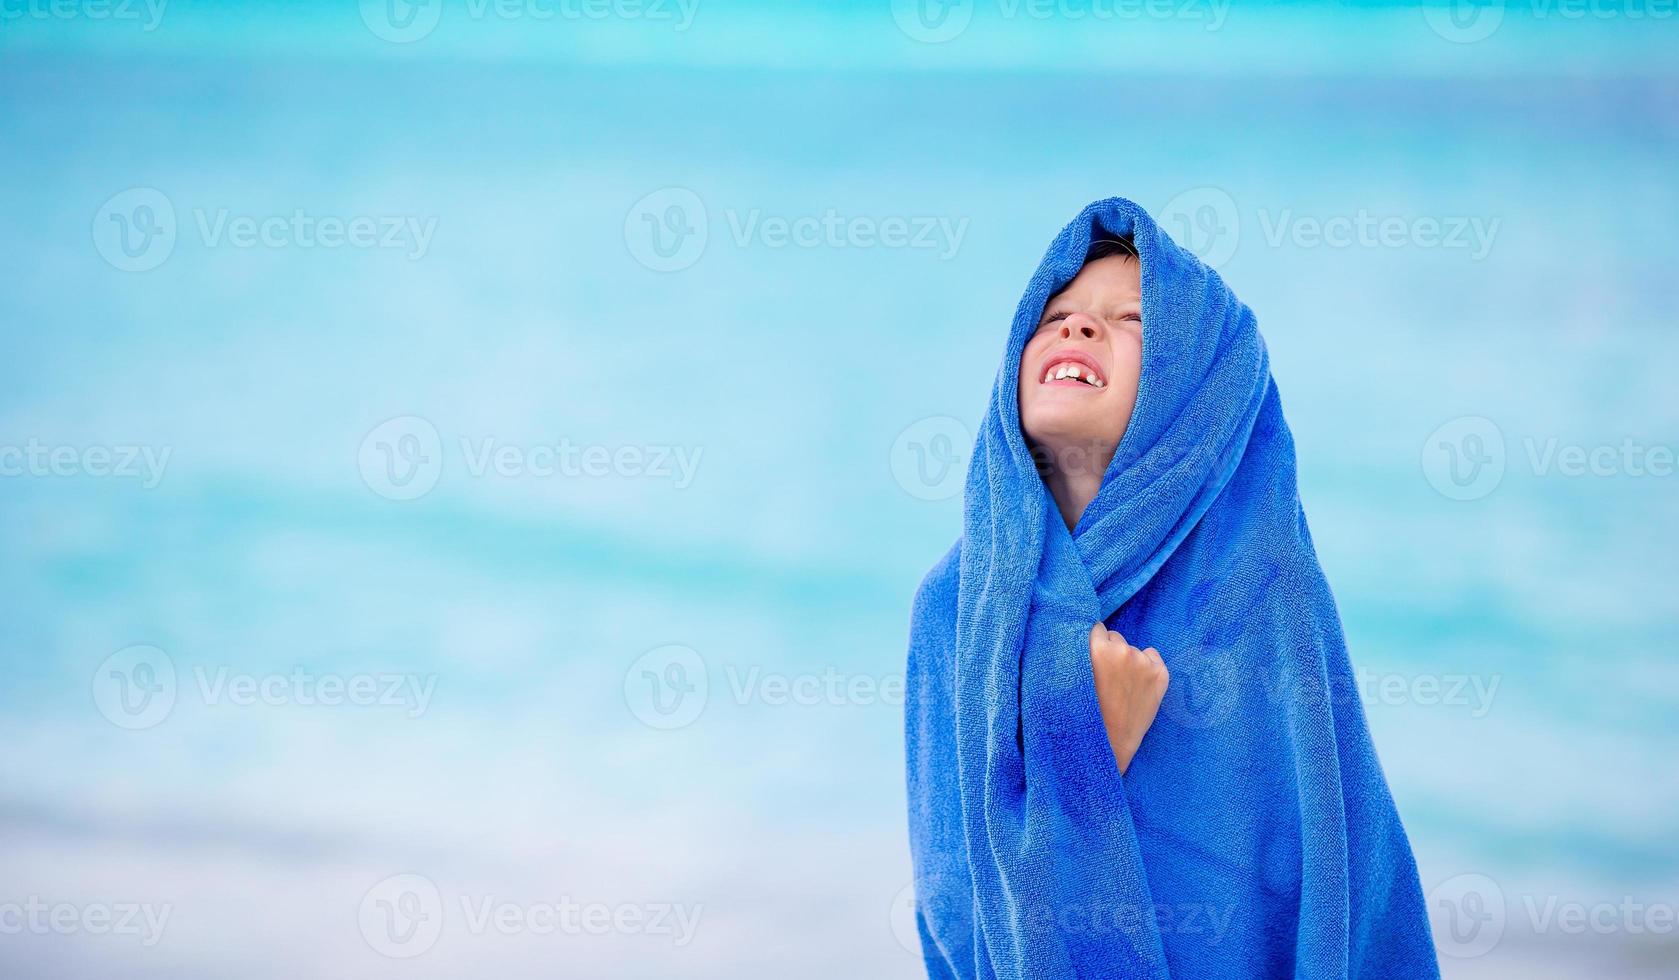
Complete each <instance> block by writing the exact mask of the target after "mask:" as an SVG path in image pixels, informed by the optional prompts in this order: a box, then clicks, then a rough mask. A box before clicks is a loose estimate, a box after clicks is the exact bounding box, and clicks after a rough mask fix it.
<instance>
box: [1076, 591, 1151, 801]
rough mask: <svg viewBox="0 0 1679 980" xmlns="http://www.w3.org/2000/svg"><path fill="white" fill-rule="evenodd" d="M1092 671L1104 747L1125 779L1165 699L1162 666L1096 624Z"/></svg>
mask: <svg viewBox="0 0 1679 980" xmlns="http://www.w3.org/2000/svg"><path fill="white" fill-rule="evenodd" d="M1090 669H1091V671H1092V672H1093V673H1094V674H1095V675H1096V700H1097V701H1098V702H1099V703H1100V704H1101V706H1102V725H1103V727H1105V728H1107V730H1108V745H1109V746H1111V747H1112V748H1113V753H1114V761H1115V762H1117V763H1119V771H1120V773H1122V774H1123V773H1124V772H1125V770H1126V769H1127V768H1129V767H1130V765H1131V757H1132V756H1134V755H1136V754H1137V747H1138V746H1139V745H1142V744H1143V734H1144V733H1146V732H1147V731H1148V729H1149V726H1150V725H1152V724H1154V715H1155V712H1157V711H1159V710H1160V699H1161V698H1163V697H1165V696H1166V681H1167V680H1168V678H1167V674H1166V664H1165V663H1164V662H1163V661H1161V659H1160V651H1158V650H1156V649H1154V648H1153V647H1149V648H1148V649H1146V650H1139V649H1137V648H1136V647H1134V646H1132V645H1131V644H1129V643H1127V642H1125V637H1123V636H1121V635H1119V634H1118V633H1115V632H1113V631H1112V630H1109V629H1108V628H1107V627H1106V626H1103V625H1102V624H1101V623H1097V624H1096V625H1095V626H1094V627H1093V628H1092V629H1091V630H1090Z"/></svg>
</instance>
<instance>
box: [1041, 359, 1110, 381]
mask: <svg viewBox="0 0 1679 980" xmlns="http://www.w3.org/2000/svg"><path fill="white" fill-rule="evenodd" d="M1107 383H1108V382H1107V380H1106V379H1105V378H1103V377H1102V372H1101V370H1100V369H1099V368H1098V367H1097V366H1096V362H1095V359H1093V358H1091V357H1088V356H1086V355H1084V354H1076V353H1071V352H1059V353H1055V354H1051V355H1050V356H1049V357H1048V359H1047V360H1045V362H1044V377H1043V380H1042V381H1041V382H1039V384H1046V385H1058V386H1066V385H1076V386H1083V387H1086V388H1102V387H1106V385H1107Z"/></svg>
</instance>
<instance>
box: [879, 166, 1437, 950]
mask: <svg viewBox="0 0 1679 980" xmlns="http://www.w3.org/2000/svg"><path fill="white" fill-rule="evenodd" d="M974 450H975V451H974V457H973V461H972V463H971V464H970V467H969V471H968V481H967V487H966V497H965V505H964V530H963V535H962V539H961V540H960V541H958V542H957V544H956V546H955V547H954V548H953V549H952V550H951V552H950V553H949V554H948V555H947V556H946V557H945V558H944V559H943V560H942V561H941V562H940V563H939V564H938V565H937V566H935V567H934V569H933V570H932V571H931V572H930V573H929V574H928V576H927V578H926V580H925V581H924V582H923V583H922V586H921V589H920V590H919V592H918V593H917V595H916V601H915V610H914V616H913V625H912V635H911V641H910V651H909V668H908V681H909V687H908V695H907V699H906V704H905V714H906V733H907V758H908V776H909V802H910V844H911V853H912V857H913V859H914V863H915V877H916V900H917V923H918V926H919V929H920V931H921V939H922V947H923V952H924V954H925V958H926V965H927V969H928V972H929V974H930V975H931V976H933V977H962V978H970V977H1010V978H1022V980H1043V978H1060V977H1067V978H1071V977H1103V978H1106V977H1147V978H1172V977H1178V978H1190V977H1194V978H1202V977H1216V978H1232V980H1235V978H1245V977H1264V978H1273V977H1276V978H1281V977H1312V978H1317V977H1322V978H1331V977H1336V978H1341V977H1348V978H1374V977H1403V978H1407V980H1411V978H1430V977H1438V975H1439V972H1438V967H1437V965H1436V963H1435V957H1434V950H1433V945H1432V942H1431V940H1430V937H1429V932H1428V923H1427V919H1426V916H1425V914H1424V907H1423V902H1422V895H1421V889H1420V887H1419V884H1418V881H1417V872H1416V865H1415V862H1414V860H1413V858H1412V855H1411V850H1410V845H1409V842H1408V841H1407V839H1406V837H1405V833H1404V830H1403V828H1402V827H1401V825H1400V823H1399V818H1398V815H1397V813H1396V811H1395V808H1394V805H1393V801H1392V798H1391V796H1390V795H1389V792H1388V789H1387V785H1386V782H1385V780H1384V778H1383V776H1382V773H1381V769H1380V767H1379V765H1378V763H1377V761H1376V757H1375V752H1374V749H1373V747H1372V746H1371V744H1370V740H1369V735H1368V732H1367V729H1366V726H1365V721H1364V716H1363V711H1362V708H1361V706H1360V704H1359V703H1358V701H1357V700H1356V699H1354V698H1350V697H1347V696H1346V695H1345V692H1346V691H1349V690H1351V689H1352V684H1351V682H1350V678H1351V667H1350V665H1349V663H1348V660H1347V654H1346V649H1345V645H1344V642H1343V640H1342V636H1341V629H1340V621H1339V617H1338V615H1337V613H1336V611H1335V605H1334V601H1333V599H1332V598H1331V596H1330V594H1329V588H1328V585H1327V583H1326V582H1325V581H1324V578H1323V573H1322V571H1321V569H1320V568H1319V566H1318V563H1317V558H1316V554H1315V552H1314V550H1313V548H1312V544H1311V538H1310V536H1309V534H1308V532H1307V530H1306V522H1305V517H1304V514H1303V513H1302V511H1301V509H1300V504H1299V499H1298V496H1297V493H1296V486H1295V472H1294V449H1293V442H1292V438H1291V437H1290V435H1289V432H1288V428H1287V426H1286V424H1285V423H1284V422H1283V418H1282V410H1281V406H1280V402H1279V400H1278V396H1277V391H1276V386H1275V384H1274V382H1273V381H1272V379H1271V374H1270V369H1269V364H1268V361H1267V356H1266V352H1265V347H1264V343H1263V342H1262V341H1261V339H1260V337H1259V333H1258V329H1257V326H1256V324H1255V321H1254V317H1253V314H1252V312H1251V311H1249V310H1248V308H1247V307H1246V306H1244V305H1242V304H1241V303H1240V302H1239V301H1238V300H1236V298H1235V297H1234V296H1233V295H1232V294H1231V293H1230V291H1229V289H1228V288H1227V287H1226V286H1225V285H1224V283H1223V281H1222V280H1221V279H1220V278H1219V277H1218V275H1217V274H1216V273H1214V272H1212V271H1211V270H1209V269H1207V268H1206V267H1205V266H1204V265H1202V264H1201V263H1200V262H1199V261H1198V260H1197V259H1196V258H1195V257H1194V256H1193V255H1190V254H1189V253H1188V252H1186V251H1184V250H1183V249H1181V248H1179V247H1178V246H1177V245H1176V244H1175V243H1173V242H1172V241H1171V239H1170V238H1168V237H1167V236H1166V235H1165V233H1164V232H1162V231H1161V230H1160V229H1159V228H1158V227H1157V226H1156V225H1155V224H1154V222H1153V221H1152V220H1151V219H1150V218H1149V216H1148V215H1147V214H1146V213H1144V212H1143V211H1142V210H1141V209H1140V208H1138V207H1137V206H1136V205H1134V204H1132V203H1131V202H1129V201H1125V200H1121V199H1117V198H1116V199H1111V200H1107V201H1101V202H1097V203H1096V204H1092V205H1091V206H1090V207H1088V208H1086V209H1085V210H1084V211H1083V212H1082V213H1081V214H1080V215H1079V216H1078V217H1077V218H1075V219H1074V220H1073V222H1072V223H1071V224H1069V225H1068V226H1067V227H1066V228H1065V229H1064V230H1063V231H1062V232H1061V234H1060V235H1059V236H1058V237H1057V238H1056V240H1055V241H1054V242H1053V243H1052V244H1051V245H1050V248H1049V251H1048V253H1047V254H1046V255H1045V257H1044V259H1043V262H1042V264H1041V265H1040V266H1039V269H1038V272H1037V274H1036V275H1034V276H1033V278H1032V280H1031V282H1030V283H1029V284H1028V286H1027V290H1026V294H1025V296H1024V297H1023V298H1022V300H1021V303H1020V306H1019V308H1018V310H1017V312H1016V314H1015V319H1014V324H1013V329H1012V331H1011V333H1010V336H1009V342H1008V347H1007V348H1006V349H1005V355H1004V363H1003V368H1002V370H1001V371H1000V372H999V374H998V378H997V384H996V387H995V390H994V392H993V396H992V399H991V402H990V406H989V409H988V411H987V414H986V418H985V421H984V423H983V425H982V427H981V429H980V433H979V436H978V439H977V440H976V443H975V447H974ZM1338 691H1339V692H1341V696H1333V695H1334V694H1335V693H1336V692H1338Z"/></svg>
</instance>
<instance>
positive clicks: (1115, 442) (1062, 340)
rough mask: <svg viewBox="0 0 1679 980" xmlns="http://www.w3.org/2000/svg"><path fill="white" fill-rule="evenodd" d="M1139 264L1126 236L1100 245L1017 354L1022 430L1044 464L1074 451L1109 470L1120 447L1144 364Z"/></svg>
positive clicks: (1046, 306)
mask: <svg viewBox="0 0 1679 980" xmlns="http://www.w3.org/2000/svg"><path fill="white" fill-rule="evenodd" d="M1138 262H1139V260H1138V257H1137V252H1136V249H1135V248H1134V247H1132V245H1131V243H1130V242H1129V241H1120V240H1112V239H1110V240H1105V241H1098V242H1095V243H1093V244H1092V245H1091V247H1090V251H1089V253H1088V254H1087V255H1086V257H1085V263H1084V268H1082V269H1080V270H1079V274H1078V275H1077V276H1075V277H1074V278H1073V281H1072V282H1069V283H1068V284H1067V285H1066V286H1065V287H1064V288H1063V289H1062V290H1061V291H1060V292H1059V293H1056V294H1055V295H1054V296H1051V297H1050V298H1049V302H1047V303H1045V304H1044V310H1043V316H1042V318H1041V319H1040V320H1039V321H1038V330H1037V333H1035V334H1033V335H1032V337H1031V339H1029V340H1027V342H1026V349H1025V350H1024V351H1022V352H1021V355H1020V428H1021V431H1022V432H1024V433H1025V435H1026V438H1027V441H1028V442H1029V443H1030V444H1031V445H1032V448H1033V450H1034V452H1036V453H1037V454H1038V455H1039V458H1040V461H1041V462H1048V463H1053V461H1054V460H1055V459H1056V458H1057V457H1062V456H1065V455H1077V456H1078V457H1080V458H1081V459H1085V458H1087V457H1088V458H1087V464H1088V465H1089V466H1091V467H1092V468H1100V469H1106V468H1107V465H1108V461H1109V460H1111V459H1112V457H1113V451H1114V450H1115V449H1117V448H1118V447H1119V440H1120V437H1121V436H1123V435H1124V434H1125V428H1126V426H1127V425H1128V424H1129V423H1130V421H1131V410H1132V408H1133V407H1134V406H1135V405H1136V403H1137V382H1138V380H1139V379H1140V378H1141V376H1142V367H1143V307H1142V302H1143V297H1142V288H1141V272H1142V269H1141V267H1140V266H1139V264H1138ZM1104 452H1105V455H1102V454H1103V453H1104ZM1092 454H1094V455H1092ZM1046 456H1047V457H1049V458H1048V459H1045V458H1044V457H1046ZM1096 457H1100V458H1096ZM1068 462H1070V461H1068V460H1062V464H1063V465H1067V463H1068ZM1075 465H1076V464H1075Z"/></svg>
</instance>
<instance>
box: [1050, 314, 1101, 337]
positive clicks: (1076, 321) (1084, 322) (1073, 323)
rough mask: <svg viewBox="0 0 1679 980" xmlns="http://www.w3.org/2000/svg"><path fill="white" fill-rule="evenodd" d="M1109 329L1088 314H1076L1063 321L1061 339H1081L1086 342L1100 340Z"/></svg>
mask: <svg viewBox="0 0 1679 980" xmlns="http://www.w3.org/2000/svg"><path fill="white" fill-rule="evenodd" d="M1106 330H1107V328H1106V327H1104V326H1103V325H1102V321H1101V320H1098V319H1096V318H1095V317H1093V316H1091V315H1090V314H1088V313H1074V314H1073V315H1072V316H1069V317H1068V318H1067V319H1065V320H1062V321H1061V339H1062V340H1072V339H1073V338H1074V337H1079V338H1082V339H1084V340H1100V339H1101V338H1102V336H1103V334H1104V333H1105V332H1106Z"/></svg>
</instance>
